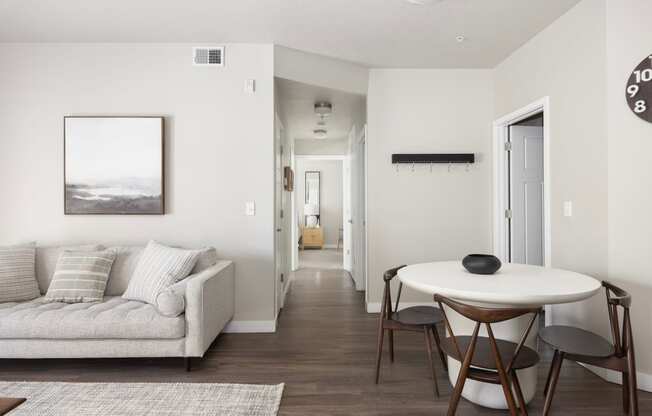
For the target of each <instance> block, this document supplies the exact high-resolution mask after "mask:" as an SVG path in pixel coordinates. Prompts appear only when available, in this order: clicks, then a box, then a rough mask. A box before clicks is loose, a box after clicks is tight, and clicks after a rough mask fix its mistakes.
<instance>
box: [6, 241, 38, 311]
mask: <svg viewBox="0 0 652 416" xmlns="http://www.w3.org/2000/svg"><path fill="white" fill-rule="evenodd" d="M35 267H36V244H35V243H29V244H24V245H20V246H10V247H0V302H18V301H24V300H30V299H34V298H37V297H39V296H40V294H41V293H40V292H39V289H38V283H37V282H36V268H35Z"/></svg>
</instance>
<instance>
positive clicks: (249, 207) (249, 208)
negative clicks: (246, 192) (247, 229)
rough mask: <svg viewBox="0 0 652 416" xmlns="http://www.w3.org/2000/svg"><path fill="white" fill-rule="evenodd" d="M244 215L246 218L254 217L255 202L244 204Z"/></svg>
mask: <svg viewBox="0 0 652 416" xmlns="http://www.w3.org/2000/svg"><path fill="white" fill-rule="evenodd" d="M245 215H246V216H248V217H253V216H254V215H256V202H254V201H249V202H247V203H246V204H245Z"/></svg>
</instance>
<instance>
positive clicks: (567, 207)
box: [564, 201, 573, 217]
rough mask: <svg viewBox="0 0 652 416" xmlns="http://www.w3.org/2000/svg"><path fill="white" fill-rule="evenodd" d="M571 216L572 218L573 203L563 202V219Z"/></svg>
mask: <svg viewBox="0 0 652 416" xmlns="http://www.w3.org/2000/svg"><path fill="white" fill-rule="evenodd" d="M572 216H573V202H572V201H564V217H572Z"/></svg>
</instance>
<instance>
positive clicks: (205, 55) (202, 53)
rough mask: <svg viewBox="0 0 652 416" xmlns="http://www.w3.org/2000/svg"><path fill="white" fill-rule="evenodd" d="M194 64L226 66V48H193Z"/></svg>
mask: <svg viewBox="0 0 652 416" xmlns="http://www.w3.org/2000/svg"><path fill="white" fill-rule="evenodd" d="M192 63H193V65H197V66H224V46H217V47H194V48H192Z"/></svg>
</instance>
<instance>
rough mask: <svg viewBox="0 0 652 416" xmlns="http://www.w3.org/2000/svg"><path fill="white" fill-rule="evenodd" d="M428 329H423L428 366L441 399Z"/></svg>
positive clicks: (436, 391)
mask: <svg viewBox="0 0 652 416" xmlns="http://www.w3.org/2000/svg"><path fill="white" fill-rule="evenodd" d="M428 332H429V331H428V327H427V326H424V327H423V335H424V337H425V339H426V355H427V356H428V364H429V365H430V372H431V374H432V384H433V385H434V387H435V396H436V397H439V386H438V385H437V373H436V372H435V366H434V363H433V362H432V340H431V339H430V334H429V333H428Z"/></svg>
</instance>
